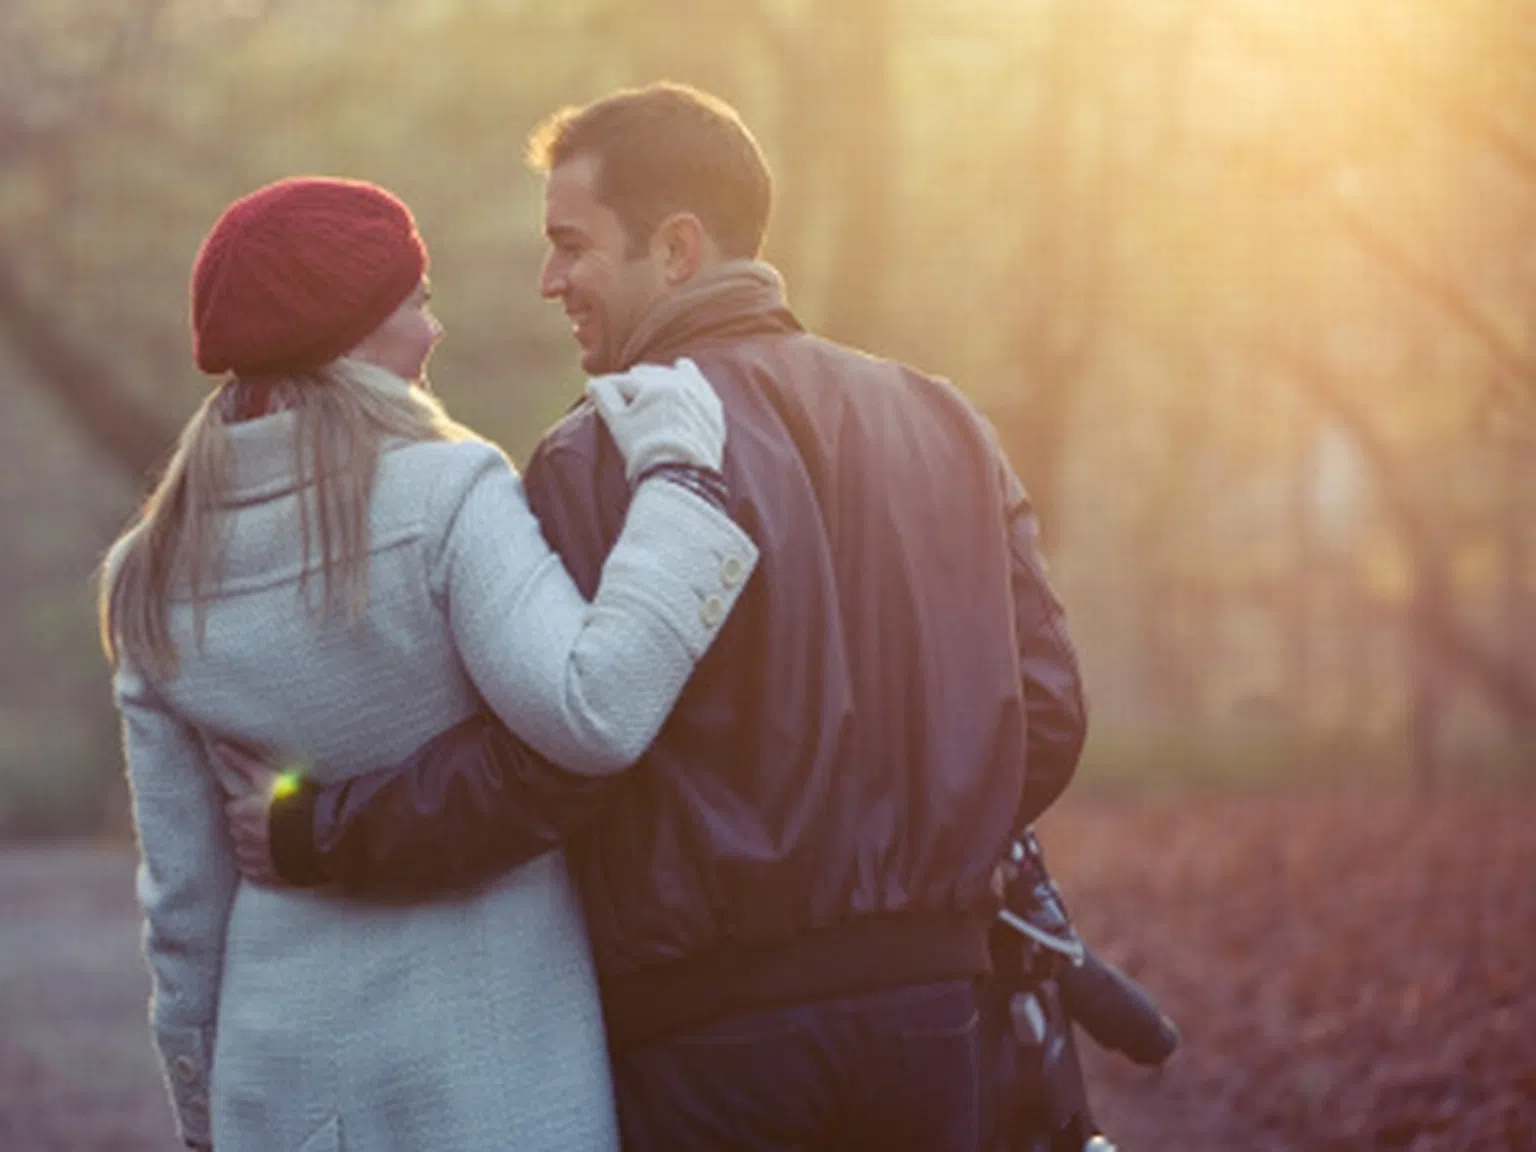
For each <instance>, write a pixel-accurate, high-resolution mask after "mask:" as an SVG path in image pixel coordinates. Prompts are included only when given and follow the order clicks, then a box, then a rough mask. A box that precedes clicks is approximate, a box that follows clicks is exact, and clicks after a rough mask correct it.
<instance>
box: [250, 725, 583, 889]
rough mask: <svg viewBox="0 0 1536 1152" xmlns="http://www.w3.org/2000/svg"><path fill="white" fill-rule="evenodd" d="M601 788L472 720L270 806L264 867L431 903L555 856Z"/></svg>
mask: <svg viewBox="0 0 1536 1152" xmlns="http://www.w3.org/2000/svg"><path fill="white" fill-rule="evenodd" d="M608 782H609V781H608V780H607V779H605V778H602V777H592V776H578V775H576V774H574V773H571V772H566V771H565V770H563V769H561V768H559V767H558V766H556V765H554V764H552V763H550V762H549V761H547V760H545V759H544V758H543V757H542V756H540V755H539V754H538V753H536V752H534V751H533V750H532V749H531V748H529V747H528V746H527V745H526V744H524V743H523V742H522V741H521V740H519V739H518V738H517V737H516V736H515V735H513V734H512V733H511V732H510V731H508V730H507V728H506V727H505V726H504V725H503V724H502V723H501V722H500V721H499V720H497V718H496V717H495V716H494V715H491V714H490V713H489V712H483V713H479V714H477V715H475V716H472V717H470V718H469V719H468V720H465V721H462V722H461V723H459V724H457V725H456V726H454V727H453V728H450V729H448V730H447V731H444V732H441V733H439V734H438V735H437V736H435V737H433V738H432V739H431V740H429V741H428V742H427V743H425V744H423V745H422V746H421V747H420V748H418V749H417V750H416V751H415V752H414V753H412V754H411V756H410V758H409V759H407V760H406V761H404V762H403V763H401V764H398V765H396V766H394V767H392V768H386V769H382V770H380V771H378V772H373V773H370V774H368V775H366V776H360V777H356V778H354V779H351V780H346V781H342V782H340V783H337V784H331V785H327V786H317V785H314V784H312V783H309V784H305V785H303V786H301V787H300V788H299V789H298V790H297V791H295V792H294V793H292V794H291V795H289V796H286V797H282V798H279V799H276V800H274V801H273V804H272V808H271V813H270V816H269V820H270V829H271V840H272V858H273V864H274V865H275V867H276V869H277V872H278V875H279V876H281V877H282V878H283V880H284V881H285V882H287V883H290V884H317V883H326V882H331V883H336V884H339V885H340V886H341V887H342V888H343V889H344V890H346V891H348V892H350V893H352V894H354V895H364V896H375V897H393V898H417V897H424V896H432V895H439V894H442V893H445V892H450V891H454V890H458V889H462V888H466V887H470V886H473V885H475V884H478V883H483V882H484V881H486V880H489V879H491V878H493V877H495V876H498V875H500V874H501V873H503V872H505V871H507V870H509V869H511V868H514V867H516V866H517V865H519V864H522V863H525V862H527V861H528V860H531V859H533V858H534V857H536V856H541V855H543V854H544V853H545V852H549V851H551V850H552V849H554V848H556V847H558V846H559V845H560V843H561V842H562V841H563V840H565V839H566V837H568V836H569V835H570V834H571V833H572V832H574V831H576V830H577V829H578V828H580V827H581V826H582V825H584V824H585V823H586V822H587V820H588V819H589V818H590V817H591V816H592V815H593V814H594V813H595V812H596V811H597V808H598V805H599V803H600V801H601V798H602V796H603V795H604V794H605V792H606V788H605V784H607V783H608Z"/></svg>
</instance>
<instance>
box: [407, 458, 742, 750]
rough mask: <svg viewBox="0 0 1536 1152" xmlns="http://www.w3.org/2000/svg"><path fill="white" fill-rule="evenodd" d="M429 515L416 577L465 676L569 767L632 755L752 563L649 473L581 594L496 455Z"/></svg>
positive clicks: (535, 743)
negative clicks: (441, 610)
mask: <svg viewBox="0 0 1536 1152" xmlns="http://www.w3.org/2000/svg"><path fill="white" fill-rule="evenodd" d="M439 518H440V519H441V521H442V523H443V525H444V530H443V532H442V535H441V538H440V539H441V543H440V544H439V545H432V544H431V543H430V542H429V556H430V562H429V577H428V579H429V583H430V586H431V588H432V591H433V593H434V595H435V596H436V597H438V598H439V600H440V602H441V603H442V604H443V605H444V606H445V609H446V612H447V617H448V622H449V626H450V628H451V629H452V632H453V637H454V642H455V645H456V647H457V648H458V651H459V653H460V656H461V657H462V659H463V661H464V665H465V667H466V669H467V670H468V672H469V675H470V678H471V679H472V680H473V681H474V683H475V685H476V687H477V688H478V689H479V690H480V693H481V695H482V696H483V697H484V699H485V701H486V703H487V704H488V705H489V707H490V708H491V710H492V711H493V712H495V713H496V715H497V716H498V717H499V718H500V719H501V720H502V721H503V722H504V723H506V725H507V726H508V727H509V728H511V729H512V730H513V731H514V732H516V733H517V734H518V735H519V736H520V737H521V738H522V739H523V740H525V741H526V742H527V743H528V744H529V745H530V746H531V747H532V748H534V749H535V750H536V751H537V752H539V753H540V754H541V755H543V756H545V757H547V758H548V759H550V760H553V761H555V762H556V763H558V764H561V765H562V766H564V767H565V768H567V769H569V770H571V771H573V772H579V773H592V774H604V773H610V772H614V771H618V770H620V769H623V768H626V767H628V766H629V765H630V764H632V763H634V762H635V761H636V760H637V759H639V758H640V755H641V754H642V753H643V752H644V751H645V749H646V748H647V747H648V746H649V745H650V743H651V741H652V740H653V739H654V738H655V736H656V733H657V732H658V731H659V730H660V729H661V725H662V723H663V721H665V719H666V717H667V714H668V713H669V712H670V711H671V710H672V706H673V704H675V703H676V701H677V697H678V695H679V694H680V693H681V692H682V689H683V686H684V684H686V683H687V680H688V677H689V676H690V675H691V674H692V672H693V668H694V664H695V663H696V662H697V660H698V659H699V657H700V656H702V655H703V654H704V652H705V651H706V650H707V649H708V647H709V645H710V643H711V642H712V641H713V640H714V638H715V636H716V635H717V634H718V633H719V631H720V628H721V626H722V624H723V623H724V621H725V619H726V617H727V616H728V614H729V612H730V610H731V608H732V606H733V605H734V604H735V602H736V600H737V598H738V597H739V596H740V594H741V591H742V589H743V588H744V587H745V585H746V581H747V577H748V576H749V575H750V574H751V571H752V569H753V567H754V566H755V564H756V562H757V548H756V546H755V545H754V544H753V542H752V540H751V538H750V537H749V536H748V535H747V534H746V533H745V532H744V531H742V529H741V528H739V527H738V526H737V525H736V523H735V522H734V521H733V520H732V519H731V518H730V517H729V516H728V515H726V514H725V513H724V512H723V511H721V510H720V509H719V508H717V507H715V506H714V505H713V504H711V503H710V502H709V501H707V500H704V499H702V498H700V497H698V496H696V495H694V494H693V493H691V492H689V491H687V490H686V489H684V488H683V487H682V486H680V485H677V484H673V483H670V482H668V481H666V480H665V479H656V480H651V481H649V482H646V483H643V484H641V485H640V487H639V489H638V490H637V491H636V492H635V495H634V498H633V499H632V500H631V502H630V505H629V513H628V516H627V518H626V521H625V525H624V528H623V530H622V531H621V532H620V534H619V538H618V541H617V543H616V544H615V545H614V548H613V551H612V552H611V553H609V555H608V557H607V560H606V561H605V562H604V564H603V570H602V577H601V580H600V582H599V584H598V588H597V594H596V596H595V597H593V599H592V601H591V603H590V604H588V603H587V602H586V601H585V600H584V599H583V598H582V595H581V593H580V591H579V590H578V589H577V587H576V585H575V584H574V583H573V582H572V579H571V576H570V573H569V572H568V571H567V570H566V568H565V566H564V565H563V564H562V563H561V560H560V557H559V556H557V555H556V554H555V553H554V552H553V551H552V550H551V548H550V546H549V544H548V542H547V541H546V539H545V537H544V535H543V533H542V531H541V530H540V527H539V522H538V521H537V520H536V519H535V518H534V516H533V513H532V511H531V510H530V509H529V507H528V502H527V500H526V498H525V497H524V495H523V490H522V485H521V482H520V480H519V479H518V477H517V475H516V473H515V472H513V471H512V469H511V467H510V465H508V464H507V463H506V462H505V460H504V458H502V457H500V456H499V455H495V456H493V457H491V458H489V459H488V460H487V461H486V463H485V465H484V466H482V467H481V468H480V469H479V470H478V473H477V474H476V475H475V477H474V479H473V481H472V482H471V483H470V484H469V485H468V487H467V490H465V491H464V493H463V495H462V498H461V499H458V500H457V503H456V506H454V507H452V508H451V509H448V510H446V512H444V513H442V514H440V516H439Z"/></svg>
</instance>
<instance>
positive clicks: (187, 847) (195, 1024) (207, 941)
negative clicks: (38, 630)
mask: <svg viewBox="0 0 1536 1152" xmlns="http://www.w3.org/2000/svg"><path fill="white" fill-rule="evenodd" d="M114 687H115V692H116V697H117V704H118V708H119V710H120V711H121V714H122V729H123V748H124V754H125V757H126V759H127V764H128V777H129V783H130V785H131V788H132V794H133V817H134V823H135V826H136V828H137V829H138V837H139V867H138V872H137V877H136V887H137V892H138V899H139V904H140V907H141V908H142V910H143V916H144V937H143V943H144V954H145V957H146V959H147V960H148V963H149V970H150V977H151V994H150V1010H149V1017H150V1027H151V1030H152V1032H153V1036H154V1041H155V1046H156V1049H157V1051H158V1053H159V1056H160V1062H161V1066H162V1069H163V1072H164V1076H165V1082H166V1086H167V1089H168V1091H169V1094H170V1098H171V1106H172V1111H173V1112H174V1113H175V1117H176V1123H177V1126H178V1128H179V1130H180V1134H181V1137H182V1140H183V1142H184V1143H186V1144H187V1145H189V1146H191V1147H209V1146H210V1135H209V1126H208V1123H209V1122H208V1086H209V1081H210V1077H211V1075H212V1070H213V1042H214V1028H215V1023H216V1021H217V1017H218V1006H219V981H220V975H221V973H222V970H223V960H224V931H225V925H226V922H227V921H228V918H229V908H230V904H231V902H232V900H233V899H234V893H235V886H236V882H237V875H236V872H235V868H234V861H233V857H232V855H231V852H230V847H229V842H228V840H227V838H226V835H225V832H224V824H223V820H222V814H223V794H222V792H221V791H220V789H219V786H218V783H217V781H216V779H215V777H214V775H213V772H212V770H211V768H210V766H209V765H208V763H207V761H206V758H205V754H204V750H203V746H202V742H201V740H200V739H199V738H198V736H197V734H196V732H195V730H193V729H192V728H190V727H189V726H188V725H186V724H185V723H183V722H182V721H181V720H179V719H178V718H177V717H176V716H175V715H174V714H173V713H171V712H170V711H169V710H168V709H167V708H166V706H165V705H164V703H163V702H162V701H161V700H160V699H159V698H158V696H157V694H156V693H155V692H154V691H153V689H152V688H151V687H150V686H149V684H148V683H147V682H146V681H145V680H144V679H143V678H142V677H141V676H140V675H139V674H138V673H137V672H135V671H134V670H133V669H132V668H129V667H126V666H124V667H122V668H120V669H119V670H118V673H117V676H116V680H115V685H114Z"/></svg>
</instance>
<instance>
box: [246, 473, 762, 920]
mask: <svg viewBox="0 0 1536 1152" xmlns="http://www.w3.org/2000/svg"><path fill="white" fill-rule="evenodd" d="M604 480H607V481H610V482H614V483H609V484H608V485H606V488H605V492H606V496H607V497H608V498H607V499H599V496H598V493H597V488H598V487H600V486H603V481H604ZM615 483H616V485H617V486H616V487H615ZM643 491H644V488H642V492H643ZM527 495H528V499H529V501H530V503H531V504H532V506H533V508H534V509H535V510H536V511H537V513H538V522H539V524H540V525H542V528H543V533H544V535H546V536H548V538H549V540H550V541H551V542H552V543H553V544H554V546H555V547H556V548H557V549H558V551H559V554H560V556H561V557H562V558H563V559H564V561H565V563H566V564H567V565H569V566H570V569H571V572H572V575H573V576H574V577H575V579H576V581H577V586H578V588H580V589H581V590H582V595H583V596H585V595H589V594H594V593H595V594H596V595H597V596H599V597H601V595H602V589H601V587H600V585H599V580H600V579H601V580H603V581H606V580H607V578H608V575H609V569H610V568H611V562H610V565H608V566H606V567H605V565H604V557H605V556H608V555H609V553H610V549H609V545H610V544H611V543H613V542H614V541H615V539H616V538H617V536H618V534H619V532H620V531H621V530H622V528H623V526H624V523H625V520H624V510H625V503H624V501H625V499H626V498H627V496H628V486H627V484H626V483H625V482H624V480H623V475H622V471H621V472H619V473H618V474H617V480H616V481H615V478H614V476H612V475H608V474H607V473H606V472H604V474H603V475H602V476H599V475H598V474H597V470H595V466H594V464H593V461H592V458H591V457H590V456H589V455H588V454H587V453H583V452H575V451H551V450H549V446H548V444H547V443H546V444H545V445H541V446H540V448H539V449H538V450H537V451H536V452H535V454H534V457H533V460H532V462H531V463H530V464H529V467H528V481H527ZM688 499H690V500H691V499H693V497H688ZM503 527H504V526H503ZM493 530H496V529H493ZM727 535H732V534H730V533H728V534H727ZM749 543H750V542H749ZM615 551H616V550H615ZM753 555H755V551H754V552H753ZM621 559H622V558H621ZM744 582H745V576H744V575H743V576H742V577H741V580H740V583H744ZM707 603H708V597H707V596H706V597H705V598H704V600H703V602H702V604H704V605H707ZM583 606H585V605H584V604H583ZM685 606H686V605H685ZM722 606H723V604H722ZM699 611H701V612H702V611H703V607H702V605H701V607H700V608H699ZM691 666H692V665H691V661H690V663H689V668H690V669H691ZM645 674H646V673H642V675H645ZM675 695H676V690H673V691H672V693H671V695H670V696H669V697H668V699H667V700H666V702H665V705H666V709H670V707H671V700H672V697H675ZM662 714H663V715H664V714H665V710H663V713H662ZM656 723H657V724H658V725H659V723H660V721H659V720H657V721H656ZM517 729H518V725H517V724H516V722H515V718H513V722H512V723H511V724H510V726H509V724H508V723H504V722H503V717H501V716H500V715H499V714H498V713H496V712H492V711H490V710H489V709H487V710H485V711H482V712H481V713H480V714H478V715H476V716H472V717H470V718H469V719H468V720H465V721H463V722H462V723H460V724H458V725H456V726H454V727H453V728H450V729H448V730H446V731H444V732H441V733H439V734H438V735H437V736H435V737H434V738H433V739H431V740H430V741H428V742H427V743H426V744H424V745H422V746H421V747H420V748H418V749H416V750H415V751H414V752H413V753H412V754H411V755H410V756H409V757H407V759H406V760H405V761H403V762H402V763H399V764H396V765H394V766H392V767H389V768H386V769H381V770H379V771H377V772H373V773H369V774H368V775H366V776H360V777H356V778H354V779H352V780H348V781H343V782H340V783H336V784H331V785H328V786H323V787H322V786H317V785H313V784H306V785H304V786H302V787H300V788H299V789H297V790H295V791H293V792H292V793H290V794H289V795H287V796H285V797H283V798H281V799H278V800H275V801H274V802H273V806H272V809H271V832H272V852H273V862H274V864H275V865H276V867H277V871H278V874H279V875H280V876H281V877H282V878H283V879H284V880H285V881H287V882H288V883H291V884H310V883H320V882H326V881H334V882H337V883H339V884H340V885H341V886H342V887H343V888H344V889H346V890H347V891H349V892H351V893H353V894H356V895H384V896H390V897H401V896H404V897H416V898H421V897H425V896H430V895H434V894H439V893H442V892H445V891H451V890H453V889H456V888H460V887H463V886H468V885H473V884H476V883H480V882H482V881H484V880H486V879H489V878H490V877H493V876H495V875H498V874H500V873H501V872H503V871H505V870H506V869H508V868H512V867H515V866H517V865H518V864H521V863H523V862H524V861H527V860H529V859H532V858H533V857H535V856H539V855H542V854H543V853H545V852H548V851H550V850H551V849H553V848H555V847H557V846H559V845H560V844H561V843H562V842H563V841H564V840H566V839H567V838H568V837H570V836H571V835H572V834H574V833H575V832H577V831H578V830H579V829H580V828H581V827H582V826H584V825H585V824H586V823H587V822H588V821H589V820H590V819H592V817H593V816H594V814H595V813H596V812H597V811H598V808H599V806H600V805H601V803H602V802H603V799H604V797H605V795H606V793H607V792H608V784H609V782H610V781H611V779H612V777H611V776H594V775H588V774H580V773H575V772H570V771H567V770H565V769H564V768H563V767H561V766H560V764H558V763H556V762H555V761H554V760H553V759H551V758H550V757H548V756H546V755H545V754H544V753H543V752H542V751H541V750H540V749H538V748H535V747H532V746H531V745H530V743H529V742H528V741H527V740H525V739H524V738H523V736H522V735H521V733H520V731H519V730H517ZM647 742H648V741H647Z"/></svg>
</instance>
